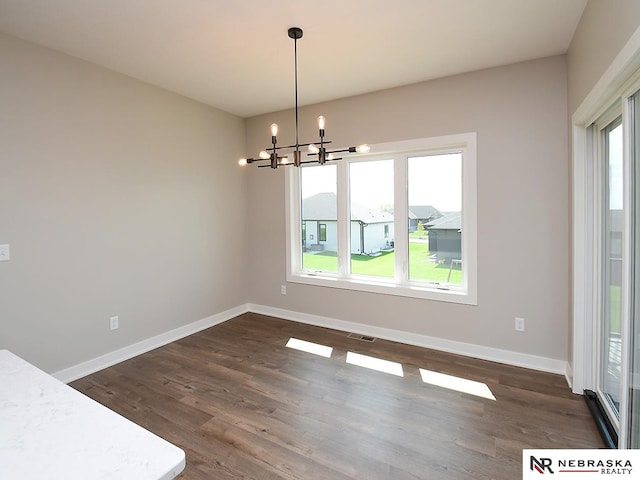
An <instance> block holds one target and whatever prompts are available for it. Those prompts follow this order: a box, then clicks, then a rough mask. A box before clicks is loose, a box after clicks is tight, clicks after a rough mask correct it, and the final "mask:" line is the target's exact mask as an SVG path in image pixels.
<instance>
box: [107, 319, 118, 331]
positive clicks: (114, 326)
mask: <svg viewBox="0 0 640 480" xmlns="http://www.w3.org/2000/svg"><path fill="white" fill-rule="evenodd" d="M109 325H110V326H111V330H117V329H118V327H119V326H120V321H119V319H118V317H111V318H110V319H109Z"/></svg>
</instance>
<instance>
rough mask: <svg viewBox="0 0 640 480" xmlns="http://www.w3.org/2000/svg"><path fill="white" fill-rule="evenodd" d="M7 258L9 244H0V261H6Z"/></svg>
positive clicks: (9, 256)
mask: <svg viewBox="0 0 640 480" xmlns="http://www.w3.org/2000/svg"><path fill="white" fill-rule="evenodd" d="M8 260H11V252H10V251H9V245H0V262H6V261H8Z"/></svg>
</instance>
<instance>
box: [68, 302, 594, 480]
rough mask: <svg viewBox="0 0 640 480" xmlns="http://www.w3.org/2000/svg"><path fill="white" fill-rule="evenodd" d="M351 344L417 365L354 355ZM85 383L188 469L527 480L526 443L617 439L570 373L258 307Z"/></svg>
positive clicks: (192, 472)
mask: <svg viewBox="0 0 640 480" xmlns="http://www.w3.org/2000/svg"><path fill="white" fill-rule="evenodd" d="M290 337H294V338H298V339H302V340H306V341H310V342H315V343H319V344H323V345H328V346H331V347H333V348H334V350H333V355H332V356H331V358H324V357H320V356H317V355H313V354H310V353H306V352H301V351H298V350H293V349H290V348H286V347H285V345H286V343H287V341H288V340H289V338H290ZM349 351H351V352H356V353H360V354H364V355H370V356H374V357H377V358H381V359H385V360H389V361H394V362H399V363H400V364H402V367H403V370H404V376H403V377H399V376H394V375H390V374H386V373H380V372H378V371H374V370H369V369H366V368H363V367H359V366H355V365H350V364H347V363H346V361H345V358H346V355H347V352H349ZM420 368H422V369H427V370H433V371H437V372H441V373H446V374H449V375H454V376H459V377H463V378H466V379H470V380H475V381H478V382H482V383H486V385H487V386H488V387H489V389H490V390H491V392H492V394H493V395H494V396H495V400H491V399H486V398H481V397H477V396H473V395H469V394H466V393H460V392H457V391H453V390H448V389H445V388H442V387H436V386H432V385H429V384H425V383H423V382H422V380H421V376H420V373H419V369H420ZM71 386H73V387H74V388H76V389H77V390H79V391H81V392H83V393H85V394H86V395H88V396H90V397H92V398H93V399H95V400H97V401H98V402H100V403H102V404H104V405H106V406H107V407H109V408H111V409H113V410H115V411H117V412H119V413H120V414H122V415H124V416H125V417H127V418H129V419H131V420H133V421H134V422H136V423H138V424H140V425H142V426H144V427H145V428H147V429H149V430H151V431H152V432H154V433H156V434H157V435H159V436H161V437H163V438H165V439H167V440H168V441H170V442H172V443H174V444H176V445H178V446H180V447H182V448H183V449H184V450H185V452H186V454H187V467H186V469H185V470H184V472H183V473H182V475H181V476H180V477H179V478H182V479H207V480H209V479H260V480H263V479H281V478H285V479H332V480H333V479H335V480H340V479H385V480H388V479H394V480H395V479H448V480H449V479H504V480H514V479H518V478H521V472H522V470H521V469H522V467H521V463H522V460H521V459H522V449H523V448H603V446H604V445H603V443H602V441H601V439H600V436H599V434H598V431H597V429H596V427H595V425H594V422H593V420H592V418H591V416H590V414H589V411H588V408H587V406H586V404H585V402H584V399H583V398H582V397H580V396H576V395H573V394H572V393H571V391H570V390H569V388H568V387H567V385H566V382H565V379H564V377H562V376H560V375H553V374H547V373H540V372H536V371H532V370H526V369H521V368H517V367H510V366H505V365H501V364H497V363H492V362H487V361H482V360H476V359H470V358H466V357H460V356H456V355H451V354H447V353H442V352H436V351H433V350H427V349H422V348H418V347H412V346H408V345H403V344H398V343H393V342H389V341H384V340H380V339H377V340H375V342H373V343H367V342H364V341H362V340H355V339H351V338H348V337H347V334H346V333H345V332H339V331H335V330H329V329H324V328H318V327H313V326H307V325H302V324H298V323H295V322H289V321H285V320H280V319H276V318H272V317H266V316H262V315H257V314H251V313H248V314H245V315H242V316H240V317H237V318H235V319H233V320H230V321H228V322H225V323H223V324H221V325H218V326H215V327H212V328H209V329H207V330H204V331H202V332H200V333H197V334H195V335H192V336H190V337H187V338H184V339H182V340H180V341H177V342H174V343H171V344H169V345H167V346H165V347H162V348H159V349H156V350H154V351H152V352H149V353H147V354H144V355H141V356H138V357H136V358H134V359H131V360H129V361H126V362H123V363H120V364H118V365H115V366H113V367H111V368H107V369H105V370H102V371H100V372H97V373H95V374H93V375H89V376H87V377H85V378H82V379H80V380H77V381H75V382H73V383H72V384H71Z"/></svg>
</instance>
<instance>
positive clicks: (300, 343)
mask: <svg viewBox="0 0 640 480" xmlns="http://www.w3.org/2000/svg"><path fill="white" fill-rule="evenodd" d="M287 347H289V348H293V349H294V350H300V351H302V352H307V353H313V354H314V355H320V356H321V357H326V358H331V353H332V352H333V347H327V346H326V345H320V344H319V343H313V342H307V341H305V340H299V339H297V338H293V337H292V338H290V339H289V341H288V342H287Z"/></svg>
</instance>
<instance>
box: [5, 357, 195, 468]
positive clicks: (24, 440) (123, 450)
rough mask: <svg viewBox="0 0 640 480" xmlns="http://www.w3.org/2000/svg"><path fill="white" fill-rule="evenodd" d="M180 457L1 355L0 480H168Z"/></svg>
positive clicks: (141, 430) (117, 417)
mask: <svg viewBox="0 0 640 480" xmlns="http://www.w3.org/2000/svg"><path fill="white" fill-rule="evenodd" d="M184 467H185V454H184V452H183V451H182V450H181V449H180V448H178V447H176V446H175V445H172V444H171V443H169V442H167V441H166V440H163V439H162V438H160V437H158V436H157V435H155V434H153V433H151V432H149V431H148V430H145V429H144V428H142V427H140V426H139V425H136V424H135V423H133V422H131V421H129V420H127V419H126V418H124V417H122V416H121V415H119V414H117V413H115V412H114V411H112V410H109V409H108V408H106V407H104V406H103V405H101V404H99V403H97V402H95V401H94V400H92V399H90V398H89V397H87V396H85V395H83V394H81V393H80V392H78V391H76V390H74V389H73V388H71V387H69V386H67V385H65V384H64V383H62V382H60V381H58V380H56V379H55V378H53V377H52V376H50V375H48V374H46V373H45V372H43V371H42V370H39V369H37V368H36V367H34V366H33V365H31V364H29V363H27V362H26V361H24V360H22V359H21V358H20V357H17V356H16V355H14V354H13V353H11V352H9V351H8V350H0V479H3V480H4V479H6V480H13V479H16V480H18V479H19V480H44V479H52V480H57V479H64V480H75V479H78V480H101V479H118V480H129V479H131V480H169V479H172V478H175V477H176V476H177V475H178V474H179V473H180V472H182V470H183V469H184Z"/></svg>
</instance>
